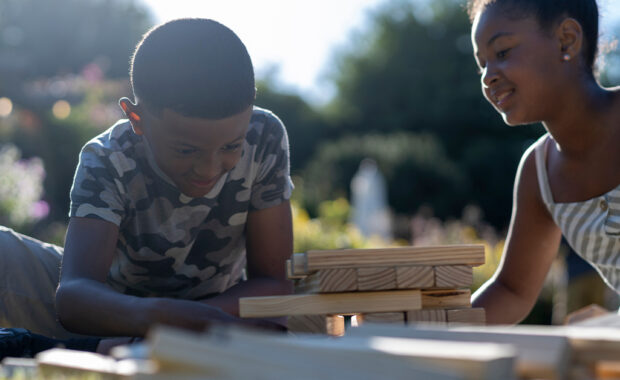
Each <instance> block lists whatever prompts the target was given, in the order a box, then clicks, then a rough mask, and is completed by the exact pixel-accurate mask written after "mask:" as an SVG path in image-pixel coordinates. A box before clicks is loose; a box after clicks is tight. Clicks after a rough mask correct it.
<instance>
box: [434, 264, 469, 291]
mask: <svg viewBox="0 0 620 380" xmlns="http://www.w3.org/2000/svg"><path fill="white" fill-rule="evenodd" d="M473 283H474V271H473V268H472V267H470V266H468V265H439V266H436V267H435V287H436V288H450V289H454V288H469V287H471V285H472V284H473Z"/></svg>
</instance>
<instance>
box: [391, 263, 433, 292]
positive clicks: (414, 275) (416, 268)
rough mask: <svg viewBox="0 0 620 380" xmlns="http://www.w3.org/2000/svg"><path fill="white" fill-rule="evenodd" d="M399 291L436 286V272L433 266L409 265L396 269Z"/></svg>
mask: <svg viewBox="0 0 620 380" xmlns="http://www.w3.org/2000/svg"><path fill="white" fill-rule="evenodd" d="M396 285H397V288H398V289H425V288H426V289H427V288H432V287H434V286H435V271H434V270H433V267H432V266H425V265H408V266H399V267H396Z"/></svg>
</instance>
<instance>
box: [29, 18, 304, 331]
mask: <svg viewBox="0 0 620 380" xmlns="http://www.w3.org/2000/svg"><path fill="white" fill-rule="evenodd" d="M130 77H131V85H132V89H133V93H134V101H133V102H132V101H130V100H129V99H127V98H122V99H121V100H120V106H121V108H122V109H123V111H124V112H125V114H126V116H127V118H128V120H121V121H119V122H118V123H117V124H115V125H114V126H113V127H112V128H110V129H109V130H108V131H106V132H104V133H102V134H101V135H99V136H97V137H96V138H94V139H93V140H91V141H90V142H88V143H87V144H86V145H85V147H84V148H83V149H82V152H81V154H80V162H79V164H78V167H77V170H76V174H75V178H74V183H73V187H72V189H71V209H70V221H69V228H68V231H67V237H66V243H65V249H64V255H63V258H62V269H61V276H60V283H59V286H58V289H57V292H56V310H57V312H58V316H59V319H60V322H61V323H62V325H63V326H64V327H65V328H66V329H67V330H69V331H72V332H75V333H80V334H87V335H91V336H92V335H97V336H143V335H144V334H145V333H146V332H147V330H148V329H149V327H151V326H152V325H154V324H159V323H163V324H169V325H175V326H178V327H183V328H190V329H203V328H205V327H206V326H208V324H209V323H210V322H211V321H227V322H237V323H265V324H266V323H267V322H262V321H245V320H241V319H239V318H238V317H237V315H238V299H239V297H243V296H258V295H273V294H286V293H290V292H291V289H292V286H291V284H290V282H289V281H287V280H286V277H285V273H284V263H285V260H286V258H287V257H289V256H290V255H291V253H292V226H291V224H292V222H291V210H290V204H289V197H290V195H291V191H292V187H293V186H292V183H291V180H290V177H289V157H288V140H287V136H286V132H285V130H284V127H283V125H282V124H281V122H280V121H279V120H278V119H277V118H276V117H275V116H274V115H273V114H272V113H270V112H269V111H266V110H262V109H259V108H255V107H253V102H254V98H255V83H254V74H253V68H252V63H251V60H250V57H249V55H248V53H247V51H246V49H245V46H244V45H243V43H242V42H241V41H240V40H239V38H238V37H237V36H236V35H235V34H234V33H233V32H232V31H231V30H230V29H228V28H227V27H225V26H223V25H221V24H219V23H217V22H215V21H213V20H207V19H179V20H174V21H170V22H168V23H165V24H162V25H160V26H158V27H155V28H154V29H152V30H150V31H149V32H148V33H147V34H145V36H144V38H143V39H142V41H141V42H140V43H139V44H138V47H137V49H136V51H135V54H134V56H133V58H132V62H131V71H130ZM244 270H247V280H246V279H245V278H244V276H245V273H244ZM19 327H28V328H29V326H19Z"/></svg>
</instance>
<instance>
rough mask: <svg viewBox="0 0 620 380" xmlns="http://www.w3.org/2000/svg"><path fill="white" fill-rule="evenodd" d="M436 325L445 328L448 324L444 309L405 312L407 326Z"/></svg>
mask: <svg viewBox="0 0 620 380" xmlns="http://www.w3.org/2000/svg"><path fill="white" fill-rule="evenodd" d="M416 323H424V324H437V325H442V326H445V325H446V324H447V323H448V319H447V316H446V311H445V310H444V309H422V310H410V311H407V324H416Z"/></svg>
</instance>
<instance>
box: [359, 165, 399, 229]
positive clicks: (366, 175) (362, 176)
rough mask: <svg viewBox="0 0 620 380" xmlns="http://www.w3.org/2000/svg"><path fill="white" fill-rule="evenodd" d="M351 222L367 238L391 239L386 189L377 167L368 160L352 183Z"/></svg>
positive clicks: (361, 166)
mask: <svg viewBox="0 0 620 380" xmlns="http://www.w3.org/2000/svg"><path fill="white" fill-rule="evenodd" d="M351 206H352V212H351V221H352V222H353V224H354V225H355V226H356V227H357V228H358V229H359V230H360V231H361V233H362V234H363V235H364V236H366V237H371V236H379V237H381V238H382V239H384V240H387V241H389V240H391V239H392V226H391V221H390V212H389V207H388V202H387V186H386V183H385V179H384V178H383V175H382V174H381V172H380V171H379V168H378V167H377V163H376V162H375V161H374V160H372V159H369V158H365V159H364V160H362V162H361V163H360V167H359V169H358V170H357V173H355V175H354V176H353V179H352V180H351Z"/></svg>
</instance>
